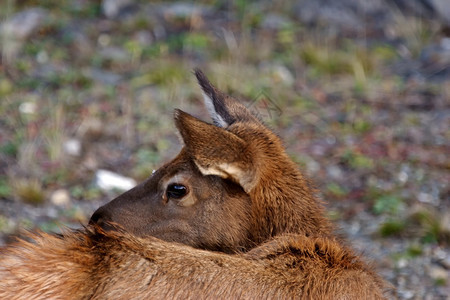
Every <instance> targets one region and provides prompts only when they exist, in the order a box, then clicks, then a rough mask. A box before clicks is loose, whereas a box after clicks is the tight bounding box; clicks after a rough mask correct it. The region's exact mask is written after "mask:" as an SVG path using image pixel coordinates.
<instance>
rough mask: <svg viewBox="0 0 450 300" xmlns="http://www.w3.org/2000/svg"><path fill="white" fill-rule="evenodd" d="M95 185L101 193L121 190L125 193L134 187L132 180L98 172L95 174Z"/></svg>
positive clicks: (107, 172) (105, 172) (134, 183)
mask: <svg viewBox="0 0 450 300" xmlns="http://www.w3.org/2000/svg"><path fill="white" fill-rule="evenodd" d="M95 184H96V185H97V186H98V187H99V188H100V189H101V190H103V191H107V192H110V191H113V190H121V191H126V190H129V189H132V188H133V187H135V186H136V184H137V183H136V181H135V180H134V179H132V178H129V177H125V176H122V175H120V174H117V173H114V172H111V171H108V170H98V171H97V172H96V174H95Z"/></svg>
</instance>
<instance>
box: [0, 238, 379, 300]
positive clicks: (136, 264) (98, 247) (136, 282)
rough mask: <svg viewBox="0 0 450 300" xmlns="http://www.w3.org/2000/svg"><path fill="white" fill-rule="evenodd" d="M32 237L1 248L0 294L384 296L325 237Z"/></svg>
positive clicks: (37, 296) (347, 255)
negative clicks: (238, 243)
mask: <svg viewBox="0 0 450 300" xmlns="http://www.w3.org/2000/svg"><path fill="white" fill-rule="evenodd" d="M31 237H32V238H33V242H24V241H20V242H18V243H16V244H15V245H12V246H10V247H8V248H7V249H5V250H3V251H2V253H1V258H0V299H196V298H200V299H217V298H223V299H232V298H235V299H236V298H241V299H250V298H251V299H261V298H263V299H383V295H382V292H381V291H382V289H381V287H382V282H381V281H380V279H379V278H378V277H377V276H376V275H375V274H373V273H372V271H370V270H368V269H367V267H366V266H365V265H364V264H363V263H362V262H360V261H359V259H358V258H357V257H355V256H354V255H353V254H351V253H350V252H349V251H348V250H346V249H345V248H343V247H341V246H339V245H338V244H335V243H334V242H332V241H330V240H327V239H323V238H308V237H305V236H302V235H287V236H281V237H277V238H276V239H274V240H272V241H271V242H268V243H267V244H264V245H262V246H260V247H258V248H255V249H254V250H252V251H249V252H247V253H245V254H240V255H239V254H235V255H229V254H224V253H219V252H211V251H205V250H199V249H194V248H191V247H189V246H185V245H181V244H177V243H170V242H165V241H162V240H159V239H157V238H153V237H147V238H139V237H135V236H132V235H130V234H127V233H124V232H93V231H90V230H87V232H71V233H67V234H65V235H64V236H63V237H56V236H54V235H49V234H41V235H32V236H31Z"/></svg>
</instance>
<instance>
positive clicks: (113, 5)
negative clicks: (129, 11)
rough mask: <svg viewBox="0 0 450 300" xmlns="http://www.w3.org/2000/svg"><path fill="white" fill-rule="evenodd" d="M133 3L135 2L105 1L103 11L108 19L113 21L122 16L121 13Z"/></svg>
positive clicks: (128, 0) (125, 0) (129, 0)
mask: <svg viewBox="0 0 450 300" xmlns="http://www.w3.org/2000/svg"><path fill="white" fill-rule="evenodd" d="M132 3H133V0H103V2H102V11H103V13H104V14H105V16H106V17H108V18H110V19H113V18H115V17H117V16H119V15H120V12H121V11H122V10H123V9H124V8H126V7H127V6H129V5H130V4H132Z"/></svg>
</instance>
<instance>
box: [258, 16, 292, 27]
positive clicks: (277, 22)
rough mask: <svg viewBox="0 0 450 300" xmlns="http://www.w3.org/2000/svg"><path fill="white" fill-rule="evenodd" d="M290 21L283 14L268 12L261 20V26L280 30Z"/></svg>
mask: <svg viewBox="0 0 450 300" xmlns="http://www.w3.org/2000/svg"><path fill="white" fill-rule="evenodd" d="M290 24H291V22H290V21H289V19H287V18H286V17H285V16H282V15H278V14H268V15H267V16H266V17H265V18H264V20H263V22H262V27H263V28H265V29H271V30H280V29H283V28H286V27H287V26H289V25H290Z"/></svg>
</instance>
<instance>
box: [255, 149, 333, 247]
mask: <svg viewBox="0 0 450 300" xmlns="http://www.w3.org/2000/svg"><path fill="white" fill-rule="evenodd" d="M278 156H279V158H278V159H276V161H278V163H276V164H274V163H271V164H267V166H269V167H270V168H269V167H266V168H265V169H262V172H261V173H260V176H259V182H258V184H257V185H256V186H255V188H254V189H253V190H252V191H251V193H250V196H251V198H252V199H253V214H254V218H253V219H254V220H258V221H257V222H258V223H257V224H255V230H254V232H255V235H254V237H255V238H256V239H258V242H262V241H264V240H267V239H269V238H271V237H274V236H277V235H281V234H284V233H296V234H301V235H305V236H314V237H331V236H332V225H331V222H330V221H329V220H328V219H327V218H326V217H325V216H324V208H323V206H322V204H321V202H320V200H319V199H318V198H317V196H316V195H315V189H314V188H313V187H311V185H310V184H309V182H308V180H307V179H305V178H304V177H303V176H302V174H301V173H300V172H299V171H298V170H297V166H296V165H295V164H294V163H293V162H292V161H291V160H290V159H289V157H288V156H287V154H285V153H282V154H281V155H278ZM274 160H275V159H274Z"/></svg>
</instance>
